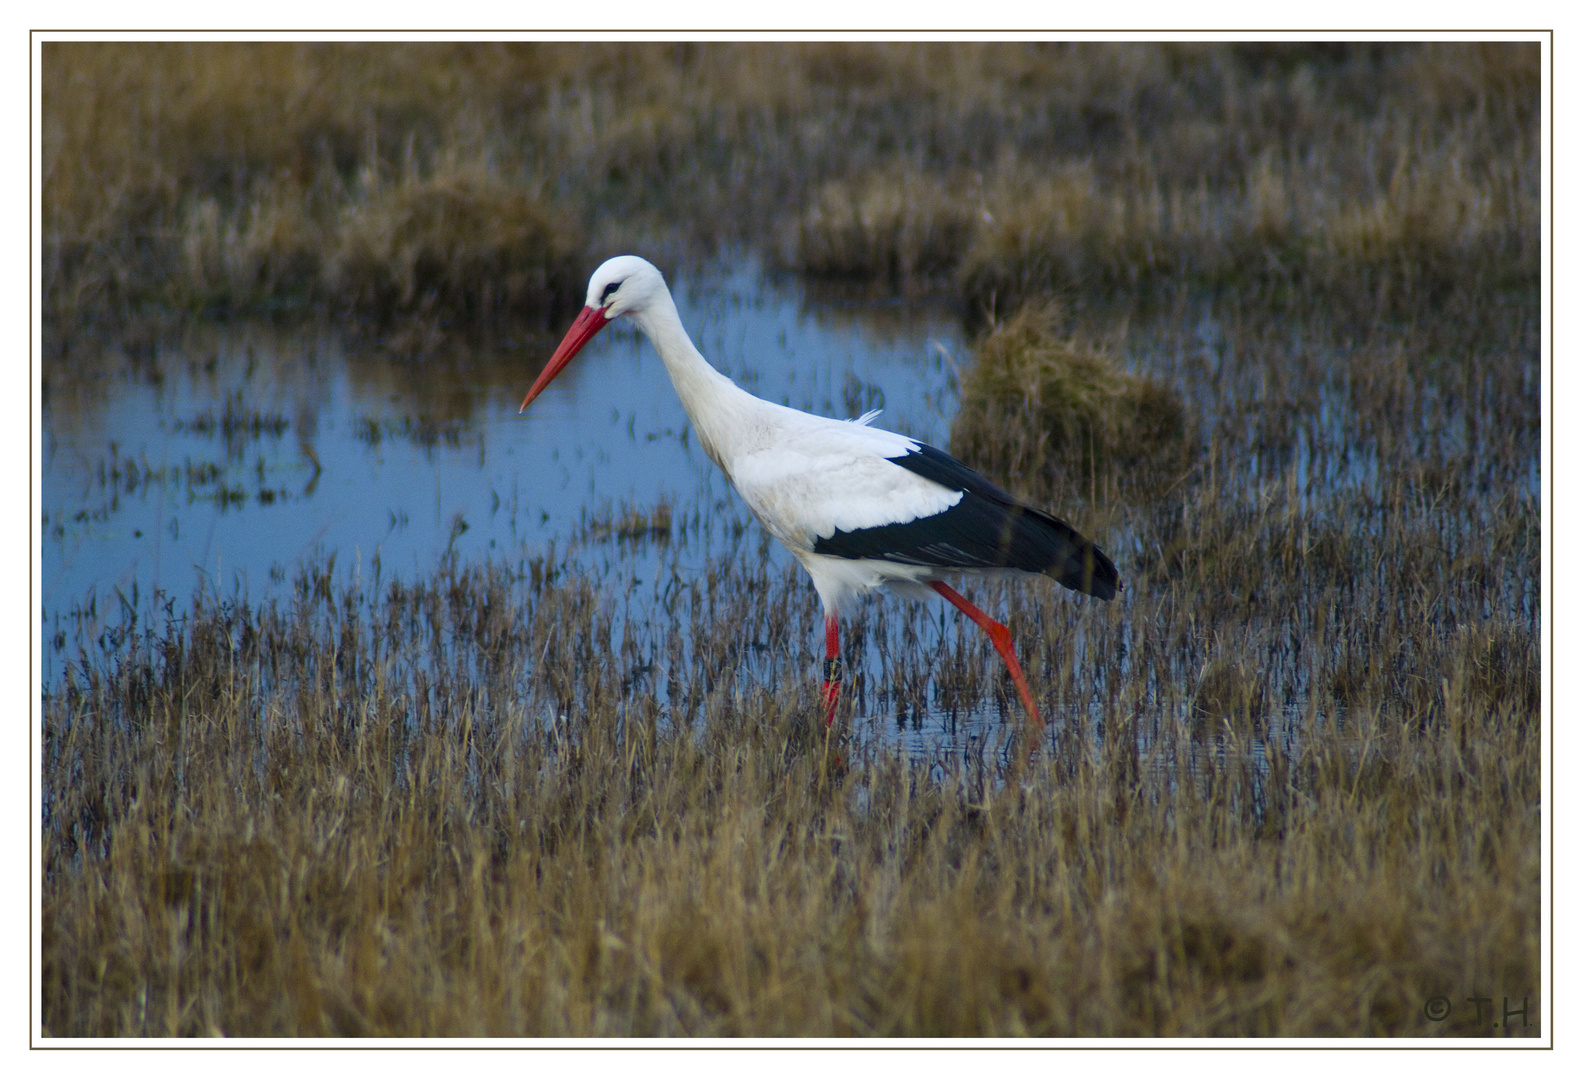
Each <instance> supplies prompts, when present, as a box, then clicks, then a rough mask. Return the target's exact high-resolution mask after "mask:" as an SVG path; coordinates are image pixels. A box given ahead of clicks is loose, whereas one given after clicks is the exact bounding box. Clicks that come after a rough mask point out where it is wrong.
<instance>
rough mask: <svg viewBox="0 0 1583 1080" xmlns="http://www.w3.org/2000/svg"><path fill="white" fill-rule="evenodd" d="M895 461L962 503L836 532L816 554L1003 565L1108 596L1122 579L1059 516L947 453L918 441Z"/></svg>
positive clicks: (947, 565) (954, 566)
mask: <svg viewBox="0 0 1583 1080" xmlns="http://www.w3.org/2000/svg"><path fill="white" fill-rule="evenodd" d="M889 460H890V461H891V462H892V463H894V464H896V465H899V466H901V467H902V468H903V469H907V470H908V471H910V472H914V473H917V474H918V475H919V476H921V477H923V478H924V479H925V480H933V481H934V482H935V483H937V484H940V485H941V486H942V487H947V488H950V489H951V490H952V491H960V492H961V493H962V500H961V501H960V502H958V503H957V504H956V505H955V506H953V507H951V508H950V509H949V510H946V511H944V512H942V513H939V514H935V515H933V516H931V517H926V518H918V519H916V520H914V521H909V522H906V523H905V524H901V525H876V526H874V527H873V528H871V529H853V530H851V531H850V532H840V531H838V532H836V534H835V535H834V536H831V537H822V538H820V539H818V540H816V541H815V542H814V548H813V549H814V553H815V554H818V555H833V556H835V557H836V558H839V559H885V560H888V561H890V562H896V563H902V564H905V565H909V566H934V567H939V568H941V569H943V570H944V569H949V570H986V569H993V568H1003V569H1009V570H1024V571H1027V572H1028V573H1032V574H1047V575H1049V576H1050V577H1053V578H1054V579H1055V580H1056V581H1059V582H1060V583H1061V584H1062V585H1065V586H1066V587H1067V588H1069V589H1076V590H1077V591H1078V592H1081V593H1087V594H1088V595H1090V596H1096V597H1098V598H1099V599H1101V600H1109V599H1110V598H1111V597H1113V596H1115V595H1116V589H1117V587H1118V585H1119V583H1120V578H1119V576H1118V575H1117V573H1116V566H1115V564H1114V563H1112V562H1111V561H1110V560H1109V559H1108V558H1106V557H1105V553H1104V552H1102V551H1100V550H1099V549H1098V548H1097V547H1095V546H1094V544H1093V542H1092V541H1090V540H1089V539H1088V538H1086V537H1085V536H1083V535H1082V534H1081V533H1079V532H1078V531H1077V530H1076V529H1074V528H1072V526H1070V525H1068V524H1067V523H1066V522H1064V521H1062V520H1061V519H1060V518H1058V517H1054V516H1052V515H1050V514H1046V513H1045V512H1044V511H1042V510H1035V509H1034V508H1033V507H1031V506H1025V505H1023V504H1022V503H1020V502H1018V501H1017V500H1016V499H1015V498H1014V497H1013V496H1012V495H1011V494H1010V493H1009V492H1007V491H1005V490H1004V489H1002V488H1001V487H999V486H998V485H996V484H994V483H991V482H990V481H989V480H986V479H985V478H984V477H982V476H980V475H979V474H978V473H976V472H974V471H973V470H972V469H970V468H968V467H967V466H966V465H963V464H962V463H961V462H960V461H958V460H956V459H955V458H953V457H952V456H951V455H949V454H946V453H943V452H942V451H940V450H936V449H935V448H934V447H932V446H925V445H923V444H921V443H920V444H919V446H918V449H917V451H915V452H913V453H909V454H903V455H902V456H901V457H894V458H890V459H889Z"/></svg>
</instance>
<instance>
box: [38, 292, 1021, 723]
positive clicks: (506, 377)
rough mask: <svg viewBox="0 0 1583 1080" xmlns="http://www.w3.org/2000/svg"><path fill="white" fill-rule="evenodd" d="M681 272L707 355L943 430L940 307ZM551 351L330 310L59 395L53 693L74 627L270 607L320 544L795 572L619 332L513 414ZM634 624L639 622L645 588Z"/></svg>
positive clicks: (430, 563) (949, 340)
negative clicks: (98, 387)
mask: <svg viewBox="0 0 1583 1080" xmlns="http://www.w3.org/2000/svg"><path fill="white" fill-rule="evenodd" d="M672 285H673V289H674V292H675V294H676V299H677V303H678V307H679V308H680V310H681V313H682V317H683V320H684V322H685V324H686V326H687V328H688V330H689V332H690V333H691V334H692V336H693V338H694V340H695V342H696V343H697V344H698V346H699V347H700V349H701V350H702V351H703V352H704V354H705V355H706V356H708V357H709V358H710V360H711V362H713V363H714V364H715V365H716V366H717V367H718V368H720V370H722V371H723V372H725V373H726V374H728V375H730V376H731V377H732V378H733V379H735V380H736V381H737V382H738V383H739V384H741V385H743V386H744V387H746V388H747V389H749V390H751V391H753V392H754V393H757V394H759V395H760V396H762V397H766V398H769V399H771V400H778V401H781V402H783V403H785V404H788V405H791V406H794V407H797V408H802V409H808V410H810V411H813V412H818V413H822V414H825V415H832V416H850V415H855V414H856V413H859V412H862V411H864V410H866V409H870V408H883V410H884V412H883V414H882V416H881V418H880V420H879V421H878V423H879V424H880V425H882V426H885V427H888V428H890V429H892V430H897V431H902V432H905V433H907V434H909V435H914V436H916V437H918V438H921V439H924V440H927V441H930V442H932V443H935V444H936V445H944V444H945V442H946V441H947V435H948V430H949V423H950V417H951V415H952V413H953V412H954V409H955V404H956V397H955V379H954V377H953V363H954V362H955V361H956V358H958V357H960V356H961V355H962V353H963V346H962V341H961V337H960V333H961V332H960V328H959V324H958V323H957V322H956V320H955V319H954V318H952V317H951V316H950V315H949V314H947V313H944V312H940V311H937V310H930V309H926V308H900V307H882V308H873V307H867V308H841V307H836V306H831V305H823V306H817V307H816V306H811V305H810V304H809V303H807V302H806V301H805V298H804V297H803V296H802V294H801V293H800V292H799V291H798V290H797V289H796V288H794V287H787V286H782V285H777V284H775V283H772V282H770V281H768V280H767V279H765V278H764V277H763V276H762V275H761V274H759V273H758V272H757V270H756V268H754V267H752V266H748V267H745V268H740V269H737V270H735V271H733V272H725V273H720V274H717V275H714V276H706V277H701V278H699V279H696V280H694V279H688V278H685V277H682V278H677V279H673V282H672ZM553 345H554V339H553V338H546V339H543V340H532V341H524V342H506V343H503V344H502V343H495V344H492V345H490V346H486V347H483V348H472V349H458V350H457V352H456V355H451V354H448V353H446V352H444V351H438V352H437V358H434V359H427V360H420V361H414V360H411V359H407V358H404V357H402V356H400V355H399V353H396V352H395V351H393V350H391V349H388V348H382V347H381V346H380V344H379V343H373V344H367V343H365V344H363V345H361V346H359V347H355V348H354V347H352V346H349V345H348V344H347V343H346V342H345V340H344V339H343V338H342V337H341V336H340V335H338V334H337V333H336V331H335V330H334V329H333V328H326V327H322V326H320V327H315V328H314V329H312V330H311V331H284V332H282V331H273V330H270V329H268V328H265V327H260V326H257V325H239V326H230V325H208V326H203V327H199V328H197V329H194V330H191V331H189V332H187V333H186V334H185V335H184V336H183V337H182V339H181V340H180V341H179V342H175V343H168V344H167V343H162V344H160V345H159V346H158V347H157V348H154V349H151V350H150V353H151V355H149V356H145V357H141V358H139V359H138V362H136V363H133V364H131V365H120V364H118V365H111V366H110V370H116V369H117V368H118V367H122V366H125V367H127V368H128V370H129V371H131V372H133V374H129V375H127V376H124V377H117V378H115V379H113V380H111V385H110V386H108V387H105V388H103V390H102V392H100V393H91V394H86V395H82V394H79V395H74V396H73V397H72V398H71V400H70V402H69V403H67V402H62V401H61V400H59V399H58V397H57V400H55V401H52V402H51V403H50V404H49V406H48V407H47V408H46V409H45V413H44V437H43V461H42V471H43V487H42V491H43V500H42V501H43V514H44V516H43V602H42V612H41V616H42V619H43V629H44V635H43V636H44V674H45V684H46V688H47V687H49V686H51V685H53V684H54V683H55V682H57V681H58V680H59V678H60V676H61V674H62V673H63V671H64V669H65V665H66V663H67V660H68V659H69V658H71V657H74V656H76V651H75V642H74V641H72V640H69V638H70V637H73V636H74V635H68V634H67V633H66V632H65V631H66V628H67V627H68V626H70V627H73V628H75V627H77V626H79V625H81V626H82V627H84V628H86V629H87V630H88V631H89V634H90V635H91V634H92V633H93V632H94V630H95V628H103V627H108V626H114V625H116V624H118V623H121V622H124V620H125V618H126V616H127V614H128V612H129V611H137V612H139V613H140V614H141V615H143V616H144V621H145V624H146V623H147V621H148V620H147V616H148V615H150V614H153V613H156V612H158V611H161V610H164V609H165V606H166V605H167V604H169V603H170V602H172V601H174V604H175V609H176V610H177V611H180V610H183V609H184V608H186V607H187V604H188V598H189V597H191V596H192V595H193V593H194V592H195V591H196V590H206V591H208V592H209V593H211V594H213V595H218V596H224V597H232V596H235V597H238V598H240V599H243V600H246V601H249V602H254V603H257V602H264V601H267V600H269V599H270V598H272V597H280V596H284V595H286V594H287V592H288V590H289V588H290V584H291V581H292V579H293V577H294V576H295V572H296V570H297V569H298V568H299V567H300V566H301V565H303V564H304V563H305V562H321V563H322V561H323V560H325V559H327V558H329V557H333V558H334V560H335V563H334V566H335V570H334V573H335V575H336V577H337V578H338V579H340V580H342V581H347V580H351V579H353V578H357V577H361V578H364V579H367V578H369V577H371V576H373V575H375V574H376V573H377V574H378V575H380V576H382V577H384V578H387V579H388V578H390V577H398V578H406V579H409V580H411V579H417V578H422V577H426V576H427V575H429V574H431V573H432V572H433V571H434V570H435V569H436V568H437V567H438V566H439V565H440V563H441V561H442V559H445V558H447V557H454V558H455V560H457V562H458V563H461V564H467V563H469V562H474V561H483V560H496V561H499V562H503V563H505V564H507V565H518V564H520V563H524V562H526V561H528V560H530V559H532V558H535V557H542V556H544V555H546V554H547V553H552V552H553V557H554V558H555V559H557V560H566V561H568V562H570V563H572V564H574V565H577V566H581V567H582V568H584V569H586V570H588V571H590V572H591V573H592V574H594V575H595V576H596V577H597V578H598V579H600V580H602V581H605V582H606V583H607V586H608V588H609V590H610V591H611V593H612V596H613V597H620V596H622V595H623V594H624V595H625V596H628V597H630V596H633V595H635V594H637V593H638V592H640V591H641V592H646V591H647V590H644V589H642V586H643V584H644V582H645V581H648V582H650V583H651V584H652V583H653V581H654V580H655V579H656V578H657V577H658V576H659V575H660V574H661V573H662V571H663V572H664V573H665V574H666V575H667V576H670V575H672V574H675V573H680V574H682V575H686V574H689V573H700V574H701V573H703V572H704V570H705V568H706V565H707V563H708V561H709V560H710V559H714V558H720V557H723V555H724V553H725V551H727V550H728V549H730V548H733V547H735V546H736V545H738V544H740V543H741V542H742V540H743V537H744V529H746V530H747V532H746V534H745V535H746V539H747V541H748V542H750V543H752V544H753V545H754V547H756V548H759V549H762V550H763V551H764V557H765V558H767V559H768V560H769V561H770V562H771V567H770V571H771V572H772V573H775V572H781V573H784V572H787V571H788V570H789V569H791V568H793V567H794V564H793V563H792V561H791V560H790V557H789V556H788V555H787V554H786V553H785V552H784V551H783V550H782V549H781V548H780V547H779V546H778V545H775V544H768V545H765V544H762V543H759V542H758V541H759V540H760V539H761V537H759V536H758V532H757V526H756V525H753V524H752V523H751V519H750V518H749V516H748V514H747V512H746V510H745V508H744V507H743V506H742V504H741V502H740V500H739V499H737V497H736V495H735V494H734V492H732V491H731V490H730V487H729V485H728V483H727V482H726V480H725V478H724V476H723V475H722V474H721V473H720V471H719V469H718V468H716V467H715V466H714V465H713V464H712V463H710V462H709V461H708V460H707V458H706V457H705V455H704V454H703V452H702V450H701V449H700V448H699V446H698V444H697V442H696V441H695V440H694V439H692V437H691V432H690V430H689V427H688V423H687V417H686V415H685V413H684V412H683V411H682V407H681V404H680V402H679V401H678V400H677V398H676V395H675V393H674V391H673V389H672V387H671V386H670V382H669V378H668V376H667V375H666V373H665V370H664V367H663V365H662V364H661V363H660V361H659V358H658V357H657V356H656V355H655V354H654V352H653V350H652V349H651V348H650V347H649V346H648V344H647V342H646V341H643V340H641V339H640V338H639V337H638V336H637V335H635V334H634V333H632V332H630V331H623V330H621V329H619V328H618V327H611V328H610V329H609V330H607V331H605V333H603V334H602V335H600V337H599V338H597V339H595V341H594V342H593V343H591V344H590V346H589V347H588V348H587V349H585V350H584V352H583V353H582V354H581V355H580V356H579V358H578V360H577V362H576V363H574V364H573V366H572V367H570V368H569V369H568V370H567V371H566V372H564V373H563V374H562V376H561V377H560V378H559V379H558V380H557V381H556V382H555V383H554V384H553V385H552V386H551V387H550V388H549V389H548V390H547V391H546V392H545V393H544V394H543V395H542V396H541V397H540V399H539V400H538V401H536V402H535V403H534V406H533V408H532V409H531V410H529V412H528V413H527V414H525V415H518V411H517V410H518V405H519V403H520V401H521V399H522V395H523V393H524V392H525V390H526V388H527V386H528V385H529V384H530V383H531V382H532V380H533V377H534V376H535V375H536V374H537V372H538V370H539V368H540V366H541V365H542V363H543V361H544V360H545V359H547V357H548V355H549V352H550V351H551V349H552V348H553ZM117 347H118V348H119V346H117ZM137 373H141V377H139V376H138V374H137ZM662 504H663V505H665V506H668V507H669V508H670V510H671V518H672V521H673V522H674V523H675V525H674V528H673V529H672V530H669V531H668V532H667V533H666V535H667V539H668V542H643V541H642V540H639V541H638V542H630V543H629V542H620V543H617V542H610V541H606V542H600V538H601V536H605V535H607V534H608V532H609V529H610V526H611V525H612V523H617V522H619V520H620V518H621V516H622V514H623V513H624V512H626V511H629V510H630V511H636V512H637V513H639V514H644V515H652V513H653V511H654V510H655V508H656V507H658V506H660V505H662ZM700 524H702V525H704V526H707V527H704V528H700ZM671 537H674V539H671ZM809 595H810V598H811V595H812V594H811V587H810V594H809ZM886 602H887V603H888V604H897V603H899V602H897V601H886ZM74 614H86V615H87V618H86V619H85V620H82V621H81V623H79V621H78V620H77V619H76V618H73V615H74ZM934 614H935V615H936V616H937V615H938V613H934ZM631 617H644V618H648V617H651V614H650V613H649V612H648V611H647V605H643V604H640V605H638V606H637V607H636V608H633V609H631ZM622 618H623V616H618V617H617V623H618V629H619V625H620V622H621V621H622ZM955 622H956V620H954V619H952V620H942V619H939V618H936V617H931V618H928V619H926V620H920V621H919V625H921V626H922V627H924V629H925V632H928V630H929V629H930V628H933V630H934V632H935V633H939V634H945V633H957V632H961V631H960V628H951V629H948V624H954V623H955ZM820 629H821V628H820V627H819V625H818V620H817V617H814V618H813V619H811V620H810V626H809V628H808V634H807V637H808V653H807V656H806V657H802V658H792V659H793V660H796V661H797V662H796V663H792V664H790V665H789V666H790V667H793V668H796V667H801V668H803V669H805V670H806V672H807V674H808V677H809V678H815V677H816V675H817V661H818V659H819V657H820V656H822V649H821V645H822V634H821V633H820ZM967 629H968V631H969V632H971V628H967ZM873 651H874V650H873V647H872V646H871V647H870V652H871V653H872V652H873ZM870 660H871V661H872V662H873V663H874V664H882V662H883V661H882V659H881V658H878V657H877V656H871V657H870ZM802 661H805V663H803V662H802ZM673 662H684V661H673ZM760 667H762V668H763V669H764V670H762V671H758V670H755V669H757V668H760ZM787 667H788V665H786V664H781V663H771V664H768V665H767V666H766V665H763V664H759V663H756V662H754V661H753V660H752V659H750V660H748V661H747V662H746V663H745V664H744V669H745V670H744V674H745V675H746V676H747V677H748V678H749V679H750V680H752V681H763V680H765V679H773V678H777V677H782V678H783V677H787V675H788V674H789V672H788V670H787ZM875 707H876V708H878V709H880V710H881V711H880V712H878V713H876V714H875V716H873V717H872V718H871V720H872V725H871V727H872V730H873V731H874V732H885V731H889V732H893V733H894V734H893V736H892V737H896V738H898V739H900V740H901V741H903V742H905V743H907V744H909V745H911V746H913V747H914V748H916V749H917V750H919V751H920V752H923V751H925V750H928V749H929V748H938V747H939V746H941V745H944V746H947V747H957V748H960V749H963V750H970V749H973V748H976V747H978V746H979V745H981V744H982V743H983V742H984V741H985V740H986V739H988V738H989V737H990V736H989V735H988V734H987V733H986V732H987V731H988V728H989V727H991V726H993V727H996V728H1000V727H1002V726H1003V724H1004V723H1005V721H1006V720H1007V719H1008V718H1007V717H1004V716H1003V715H1002V714H1001V712H1000V710H999V709H998V708H997V707H994V706H992V705H990V704H989V703H985V704H984V705H983V706H982V707H981V708H980V709H977V710H970V711H967V712H963V711H961V710H957V711H953V712H951V713H949V714H941V715H938V716H928V715H924V716H914V717H912V718H911V719H909V720H898V719H896V718H895V717H894V716H887V714H886V713H885V712H884V706H882V705H878V704H876V706H875ZM881 737H885V736H881Z"/></svg>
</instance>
